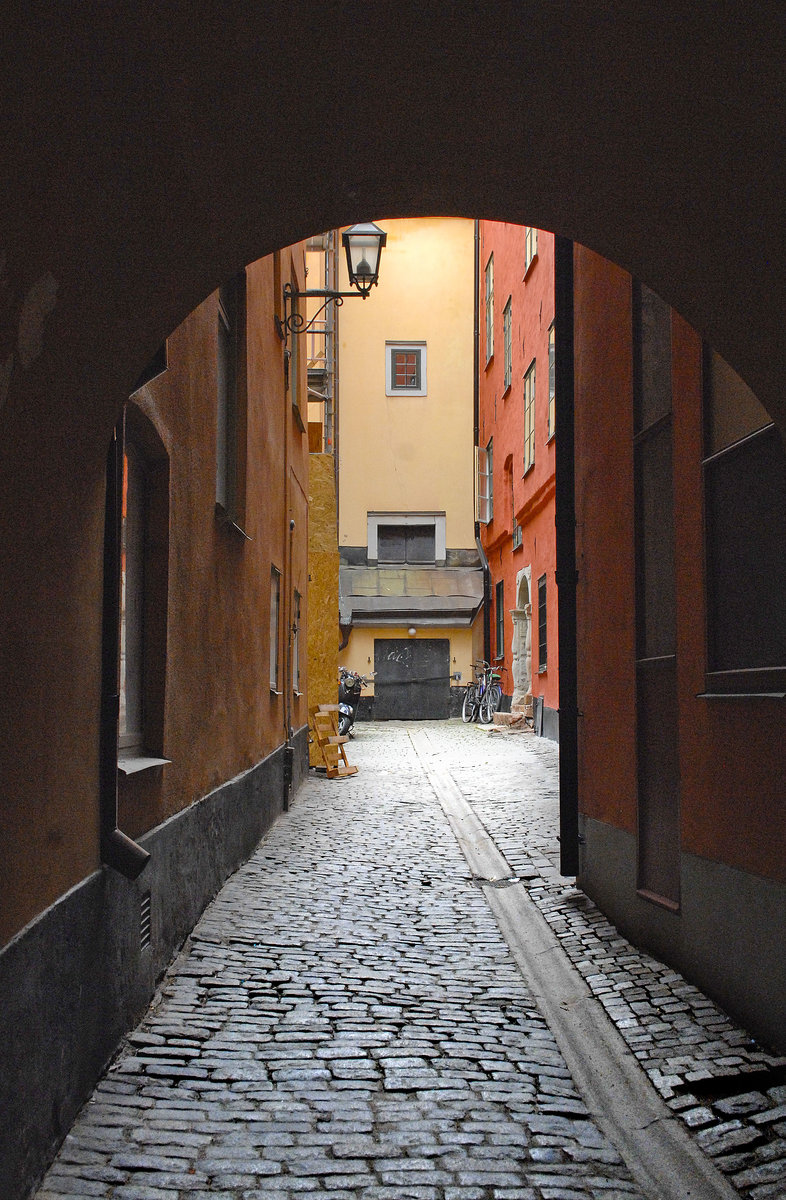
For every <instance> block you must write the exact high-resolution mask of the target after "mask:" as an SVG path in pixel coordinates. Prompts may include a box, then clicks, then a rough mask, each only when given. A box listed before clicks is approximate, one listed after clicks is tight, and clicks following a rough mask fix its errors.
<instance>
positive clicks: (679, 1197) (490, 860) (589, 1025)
mask: <svg viewBox="0 0 786 1200" xmlns="http://www.w3.org/2000/svg"><path fill="white" fill-rule="evenodd" d="M410 738H411V740H412V743H413V745H414V747H415V750H416V752H417V753H418V755H419V757H420V759H421V761H422V763H423V768H424V771H425V772H426V775H427V777H428V779H429V782H430V783H431V785H432V787H433V788H434V791H435V793H436V795H437V797H438V798H439V801H440V803H441V805H442V807H443V809H444V811H445V814H446V816H447V818H448V820H449V821H450V824H451V827H452V829H453V831H454V833H455V835H456V839H457V841H458V843H459V845H460V846H461V849H462V852H463V853H464V855H465V857H466V859H467V862H468V864H469V866H470V868H471V870H472V873H473V879H478V880H484V879H485V880H486V881H487V882H486V883H484V885H483V886H484V889H488V890H487V892H486V895H487V899H488V903H489V905H490V907H491V908H492V910H493V911H494V913H495V915H496V917H497V920H498V921H499V924H500V928H501V930H502V933H503V936H504V937H505V940H506V942H507V944H508V946H509V947H510V949H511V952H512V953H513V955H514V957H515V959H516V962H517V963H518V965H519V967H520V968H521V971H522V973H523V975H524V977H525V979H526V980H527V982H528V985H529V987H530V988H531V990H532V992H533V994H534V996H535V999H536V1000H537V1002H538V1007H539V1008H540V1011H541V1012H542V1013H543V1015H544V1016H545V1017H546V1020H547V1021H548V1024H549V1028H550V1029H551V1031H552V1033H553V1034H554V1035H555V1037H556V1039H557V1043H558V1045H559V1047H560V1050H561V1051H562V1053H563V1055H564V1056H565V1060H566V1062H567V1065H568V1068H569V1069H570V1072H571V1075H572V1077H573V1079H574V1080H575V1081H576V1082H577V1084H578V1086H579V1090H580V1092H581V1094H582V1096H583V1098H584V1100H585V1101H586V1102H587V1105H588V1108H589V1111H590V1113H591V1115H592V1116H593V1117H594V1118H595V1120H596V1121H597V1122H598V1124H599V1125H600V1126H601V1128H602V1129H603V1130H604V1132H605V1133H606V1135H607V1136H608V1137H609V1139H610V1141H612V1142H613V1143H614V1145H615V1146H616V1147H617V1149H618V1150H619V1151H620V1153H621V1154H622V1156H623V1157H624V1159H625V1161H626V1163H627V1164H628V1166H629V1168H630V1170H631V1172H632V1174H633V1176H634V1178H636V1180H637V1182H638V1183H639V1184H640V1185H641V1186H642V1189H643V1190H644V1192H645V1194H646V1195H648V1196H652V1197H653V1198H654V1197H658V1198H659V1200H684V1198H685V1197H686V1196H690V1197H691V1198H692V1200H702V1198H705V1197H706V1198H707V1200H721V1198H722V1197H723V1198H725V1200H733V1198H734V1197H735V1196H736V1192H735V1191H734V1189H733V1188H732V1187H730V1186H729V1184H728V1183H726V1181H725V1180H724V1178H723V1176H722V1175H721V1174H720V1172H718V1171H717V1169H716V1168H715V1167H714V1166H713V1165H712V1163H711V1161H710V1160H708V1159H707V1157H706V1156H705V1155H704V1154H703V1153H702V1152H701V1150H699V1149H698V1148H697V1147H696V1146H695V1145H694V1143H693V1142H692V1141H691V1139H690V1137H689V1136H688V1134H687V1133H686V1131H685V1129H684V1127H683V1126H682V1125H681V1124H680V1123H679V1121H678V1120H677V1119H676V1118H675V1116H674V1114H673V1113H672V1112H671V1110H670V1109H669V1108H668V1107H667V1106H666V1104H665V1103H664V1102H663V1101H662V1100H661V1099H660V1097H659V1096H658V1095H657V1093H656V1092H655V1090H654V1089H653V1088H652V1086H651V1084H650V1082H649V1080H648V1079H647V1077H646V1075H645V1074H644V1072H643V1071H642V1070H641V1069H640V1067H639V1066H638V1064H637V1063H636V1061H635V1059H633V1058H632V1056H631V1054H630V1052H629V1050H628V1047H627V1046H626V1045H625V1042H624V1041H623V1039H622V1038H621V1037H620V1036H619V1034H618V1033H617V1030H616V1028H615V1027H614V1025H613V1024H612V1023H611V1022H610V1021H609V1020H608V1018H607V1017H606V1014H605V1012H604V1010H603V1008H602V1006H601V1005H600V1004H599V1003H598V1002H597V1000H595V998H594V997H593V996H592V993H591V992H590V989H589V988H588V987H587V985H586V983H585V982H584V980H583V979H582V978H581V976H580V975H579V973H578V972H577V971H576V970H575V968H574V967H573V966H572V964H571V963H570V960H569V959H568V958H567V957H566V955H565V954H564V952H563V950H562V948H561V946H560V943H559V939H558V938H557V937H556V936H555V934H554V933H553V932H552V930H551V929H550V927H549V926H548V924H547V923H546V921H545V920H544V919H543V917H542V916H541V914H540V912H539V911H538V909H537V907H536V906H535V905H534V904H533V903H532V901H531V900H530V899H529V896H528V895H527V893H526V891H525V890H524V889H523V888H518V889H516V890H515V891H514V890H512V889H511V890H508V889H505V892H504V894H503V893H502V891H501V889H499V888H498V887H495V886H494V885H495V883H497V884H498V883H502V882H505V883H511V884H512V882H513V881H514V880H515V879H516V878H517V877H516V875H515V874H514V873H513V872H512V870H511V866H510V864H509V863H508V862H507V860H506V859H505V857H504V855H503V854H502V853H501V852H500V850H499V848H498V847H497V845H496V844H495V842H494V840H493V838H492V837H491V835H490V834H489V832H488V830H487V829H486V828H485V826H484V825H483V823H482V822H481V821H480V820H479V818H478V817H477V816H476V814H475V813H474V812H473V810H472V807H471V805H470V804H469V803H468V802H467V801H466V800H465V799H464V797H463V796H462V795H461V792H460V791H459V789H458V787H457V786H456V783H455V781H454V780H453V778H452V776H451V774H450V772H449V771H448V770H447V769H446V767H445V766H444V765H443V763H442V756H441V755H440V754H439V751H438V750H437V752H436V753H435V752H434V749H433V743H432V741H431V739H430V738H429V736H428V734H427V733H426V732H424V731H421V730H413V731H412V732H411V733H410Z"/></svg>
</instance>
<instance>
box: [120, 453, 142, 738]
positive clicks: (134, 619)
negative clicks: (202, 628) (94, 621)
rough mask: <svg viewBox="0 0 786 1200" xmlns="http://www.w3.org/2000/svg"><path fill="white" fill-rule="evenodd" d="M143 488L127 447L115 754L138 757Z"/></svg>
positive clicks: (136, 457)
mask: <svg viewBox="0 0 786 1200" xmlns="http://www.w3.org/2000/svg"><path fill="white" fill-rule="evenodd" d="M146 493H147V488H146V482H145V474H144V468H143V465H142V458H141V456H140V454H139V451H138V450H137V448H136V446H134V444H133V443H132V442H127V443H126V447H125V453H124V455H123V489H122V497H123V501H122V503H123V509H122V526H121V536H120V546H121V556H120V726H119V732H118V739H117V744H118V748H119V749H122V750H125V751H126V752H127V753H131V754H141V752H142V750H143V747H144V736H143V724H142V713H143V704H142V685H143V677H144V676H143V642H142V631H143V628H144V620H143V608H144V579H145V567H144V554H145V509H146V507H147V494H146Z"/></svg>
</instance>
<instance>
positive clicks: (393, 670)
mask: <svg viewBox="0 0 786 1200" xmlns="http://www.w3.org/2000/svg"><path fill="white" fill-rule="evenodd" d="M374 671H375V676H374V717H375V718H376V719H377V720H380V721H427V720H445V719H447V717H449V716H450V640H449V639H448V638H421V639H418V640H412V641H410V640H409V639H407V638H377V639H375V641H374Z"/></svg>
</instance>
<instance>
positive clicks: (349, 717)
mask: <svg viewBox="0 0 786 1200" xmlns="http://www.w3.org/2000/svg"><path fill="white" fill-rule="evenodd" d="M338 674H339V680H338V732H339V733H340V734H341V735H342V736H350V737H351V736H352V727H353V725H354V724H355V715H356V713H357V710H358V705H359V704H360V693H361V692H362V690H363V688H364V687H368V685H369V684H370V683H371V680H372V679H373V678H374V672H373V671H372V672H371V674H370V675H359V674H358V673H357V671H350V669H349V667H339V669H338Z"/></svg>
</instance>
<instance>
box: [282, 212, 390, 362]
mask: <svg viewBox="0 0 786 1200" xmlns="http://www.w3.org/2000/svg"><path fill="white" fill-rule="evenodd" d="M387 240H388V235H387V234H386V233H385V231H384V229H380V228H379V226H378V225H375V224H374V222H373V221H362V222H361V223H360V224H359V225H352V226H351V227H350V228H349V229H345V230H344V232H343V233H342V235H341V244H342V245H343V247H344V250H345V252H346V255H347V271H348V272H349V282H350V284H351V286H352V287H354V288H355V289H356V291H354V292H334V291H330V290H319V289H310V288H309V289H307V290H306V291H303V292H299V291H298V290H297V288H295V287H293V286H292V284H291V283H285V284H284V320H283V321H281V320H280V319H279V318H278V317H276V329H277V330H278V334H279V337H280V338H281V339H282V341H286V340H287V338H288V337H289V335H290V334H292V335H293V336H296V335H297V334H299V333H307V332H308V330H309V329H311V327H312V326H313V324H314V322H315V321H316V319H317V317H319V316H321V314H322V313H323V312H324V311H325V309H326V308H327V306H328V304H335V306H336V308H340V307H341V305H342V304H343V303H344V301H345V300H346V299H348V298H349V297H350V296H362V298H363V299H364V300H365V299H366V296H368V294H369V292H370V291H371V289H372V287H374V286H375V285H376V284H377V283H378V282H379V260H380V257H381V255H382V247H383V246H384V245H385V243H386V242H387ZM302 298H305V299H313V298H316V299H321V300H322V301H323V303H322V304H321V305H320V306H319V308H318V309H317V311H316V312H315V313H314V315H313V317H311V319H310V320H309V321H308V323H307V322H306V318H305V316H304V315H303V313H300V312H298V310H297V301H298V300H300V299H302Z"/></svg>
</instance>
